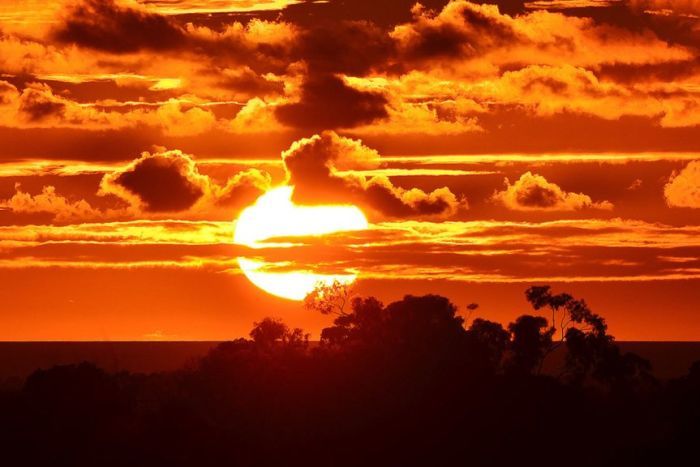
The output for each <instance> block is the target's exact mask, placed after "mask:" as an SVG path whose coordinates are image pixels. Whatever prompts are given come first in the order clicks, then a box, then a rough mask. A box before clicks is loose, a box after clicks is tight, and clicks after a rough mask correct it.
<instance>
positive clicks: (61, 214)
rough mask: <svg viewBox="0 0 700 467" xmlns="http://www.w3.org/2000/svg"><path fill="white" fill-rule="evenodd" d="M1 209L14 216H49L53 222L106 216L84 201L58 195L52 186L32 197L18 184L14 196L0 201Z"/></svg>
mask: <svg viewBox="0 0 700 467" xmlns="http://www.w3.org/2000/svg"><path fill="white" fill-rule="evenodd" d="M3 209H4V210H10V211H12V212H13V213H15V214H50V215H51V216H52V217H53V220H54V222H70V221H75V220H79V221H85V220H96V219H101V218H104V217H106V215H107V214H108V213H105V212H103V211H101V210H99V209H96V208H94V207H92V206H91V205H90V203H88V202H87V201H85V200H84V199H78V200H69V199H68V198H66V197H64V196H61V195H59V194H58V193H56V188H55V187H53V186H44V187H43V188H42V190H41V193H38V194H36V195H32V194H30V193H27V192H25V191H22V189H21V187H20V185H19V183H18V184H16V185H15V194H14V195H12V197H11V198H9V199H7V200H4V201H0V210H3ZM110 214H114V213H110Z"/></svg>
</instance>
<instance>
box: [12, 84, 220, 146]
mask: <svg viewBox="0 0 700 467" xmlns="http://www.w3.org/2000/svg"><path fill="white" fill-rule="evenodd" d="M0 111H1V112H0V124H2V125H5V126H8V127H12V128H78V129H82V130H114V129H123V128H134V127H137V126H139V125H147V126H149V127H152V128H156V129H159V130H161V131H162V132H163V133H164V134H166V135H171V136H190V135H197V134H201V133H205V132H207V131H209V130H212V129H214V128H215V127H216V126H217V120H216V117H215V115H214V114H213V113H212V112H211V111H210V110H209V109H208V108H207V107H204V106H199V105H198V104H197V103H192V102H187V101H184V100H183V101H181V100H178V99H174V98H173V99H169V100H167V101H164V102H158V103H155V104H152V105H149V104H148V103H142V102H133V103H124V104H123V105H120V103H119V102H116V101H109V100H105V101H101V102H98V103H80V102H76V101H74V100H71V99H69V98H67V97H64V96H62V95H57V94H56V93H54V91H53V89H52V88H51V87H50V86H49V85H48V84H46V83H39V82H30V83H27V84H26V86H25V87H24V88H23V89H22V90H21V91H20V90H18V89H17V88H16V87H15V86H14V85H12V84H11V83H9V82H7V81H0Z"/></svg>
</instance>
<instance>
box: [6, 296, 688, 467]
mask: <svg viewBox="0 0 700 467" xmlns="http://www.w3.org/2000/svg"><path fill="white" fill-rule="evenodd" d="M526 294H527V298H528V300H529V302H530V303H531V304H532V306H533V308H534V310H535V312H536V313H535V314H533V315H524V316H521V317H519V318H518V319H517V320H515V322H513V323H510V324H509V325H508V326H506V327H503V326H502V325H501V324H498V323H494V322H490V321H486V320H482V319H478V318H477V319H473V320H471V319H469V320H468V322H465V319H464V318H463V317H461V316H459V315H458V313H457V308H456V307H455V306H454V305H453V304H452V303H451V302H450V301H449V300H448V299H447V298H444V297H441V296H436V295H427V296H422V297H415V296H410V295H409V296H406V297H404V299H403V300H400V301H398V302H394V303H391V304H389V305H386V306H385V305H383V304H382V303H380V302H379V301H378V300H376V299H374V298H372V297H369V298H359V297H355V298H353V297H351V293H350V291H348V290H347V289H346V288H344V287H342V286H340V285H338V284H336V285H334V286H331V287H327V288H323V289H319V290H318V291H317V292H316V293H315V294H312V295H311V296H310V297H309V298H308V300H307V305H308V306H309V307H310V308H312V309H315V310H317V311H320V312H321V313H326V314H332V315H334V316H335V320H334V324H333V326H331V327H329V328H326V329H325V330H324V331H323V333H322V340H321V343H320V344H319V345H316V346H310V345H309V342H308V336H307V335H305V334H304V332H303V331H302V330H300V329H289V328H288V327H287V326H286V325H285V324H284V323H283V322H281V321H280V320H276V319H271V318H268V319H265V320H263V321H261V322H259V323H256V325H255V327H254V329H253V330H252V331H251V333H250V336H251V339H250V340H247V339H239V340H236V341H233V342H226V343H222V344H220V345H218V346H216V347H215V348H213V349H212V350H211V351H209V352H208V353H207V354H206V356H205V357H203V358H201V359H200V360H199V361H198V362H196V364H193V365H191V366H189V367H186V368H183V369H180V370H174V371H168V372H161V373H156V374H151V375H143V374H133V373H127V372H122V373H116V374H112V373H108V372H105V371H103V370H101V369H99V368H98V367H96V366H95V365H93V364H90V363H82V364H78V365H63V366H56V367H54V368H51V369H48V370H39V371H37V372H35V373H33V374H32V375H31V376H29V377H28V378H27V380H26V382H25V384H24V385H23V386H22V388H21V389H19V390H6V391H5V392H3V393H2V394H0V448H1V449H2V456H3V457H2V458H3V465H9V466H35V465H36V466H76V467H81V466H99V467H109V466H149V467H158V466H192V467H195V466H223V465H227V466H229V465H230V466H296V465H299V466H301V465H303V466H324V467H325V466H353V467H356V466H361V465H364V466H382V467H383V466H414V465H415V466H447V465H450V466H452V465H471V466H513V465H518V466H529V465H537V466H545V467H546V466H554V465H556V466H582V467H583V466H635V467H640V466H647V465H649V466H652V465H653V466H658V465H685V464H686V462H687V459H693V458H695V456H696V454H697V453H696V448H697V440H698V439H700V362H697V363H695V364H693V365H692V367H691V368H690V371H689V373H688V374H687V375H686V376H684V377H681V378H677V379H673V380H670V381H663V382H662V381H659V380H657V379H655V378H654V377H653V376H652V374H651V368H650V365H649V363H648V362H647V361H646V360H644V359H642V358H640V357H638V356H636V355H634V354H632V353H624V352H622V351H621V350H620V349H619V348H618V346H617V345H616V344H615V342H614V340H613V338H612V337H611V336H610V335H608V333H607V326H606V324H605V320H604V319H603V318H602V317H601V316H600V315H597V314H595V313H593V312H592V311H591V310H590V309H589V308H588V306H587V305H586V303H585V302H584V301H583V300H578V299H575V298H573V297H571V296H570V295H568V294H553V293H552V291H551V290H550V289H549V287H532V288H530V289H528V290H527V292H526ZM467 309H468V313H469V314H470V315H471V314H474V313H475V311H476V309H477V306H476V305H474V304H472V305H469V306H468V307H467ZM545 316H547V317H546V318H545ZM555 352H557V353H562V352H563V354H564V358H563V359H558V361H560V362H559V363H557V364H556V366H558V367H559V368H555V369H554V370H552V369H547V370H546V371H545V367H547V366H549V367H551V366H552V363H551V362H550V361H548V360H551V356H552V355H553V354H554V353H555Z"/></svg>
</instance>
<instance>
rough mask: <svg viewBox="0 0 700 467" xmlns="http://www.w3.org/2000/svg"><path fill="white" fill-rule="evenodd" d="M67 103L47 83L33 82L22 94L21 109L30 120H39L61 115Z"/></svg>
mask: <svg viewBox="0 0 700 467" xmlns="http://www.w3.org/2000/svg"><path fill="white" fill-rule="evenodd" d="M65 108H66V103H65V102H64V101H63V100H61V99H60V98H58V97H56V96H54V94H53V93H52V92H51V88H49V87H48V86H47V85H46V84H40V83H32V84H30V85H28V86H27V87H26V88H25V89H24V90H23V91H22V94H21V95H20V98H19V110H20V112H22V113H23V114H25V115H26V116H27V117H28V119H29V121H31V122H38V121H41V120H44V119H46V118H48V117H51V116H60V115H61V114H62V113H63V111H64V110H65Z"/></svg>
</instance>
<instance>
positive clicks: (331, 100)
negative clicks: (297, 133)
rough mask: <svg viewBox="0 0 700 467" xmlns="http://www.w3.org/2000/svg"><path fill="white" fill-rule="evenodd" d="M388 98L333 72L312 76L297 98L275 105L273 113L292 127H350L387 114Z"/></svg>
mask: <svg viewBox="0 0 700 467" xmlns="http://www.w3.org/2000/svg"><path fill="white" fill-rule="evenodd" d="M386 104H387V100H386V97H384V96H383V95H382V94H380V93H377V92H368V91H359V90H357V89H355V88H352V87H350V86H348V85H347V84H346V83H345V82H344V81H343V79H341V78H339V77H337V76H334V75H322V76H311V77H309V78H307V79H306V81H305V82H304V84H303V85H302V92H301V96H300V99H299V101H298V102H293V103H289V104H283V105H280V106H279V107H277V109H276V111H275V115H276V116H277V119H278V120H279V121H280V122H282V123H283V124H285V125H288V126H291V127H295V128H305V129H323V128H351V127H354V126H357V125H362V124H368V123H372V122H374V121H375V120H379V119H382V118H386V117H387V116H388V114H387V111H386V108H385V106H386Z"/></svg>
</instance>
